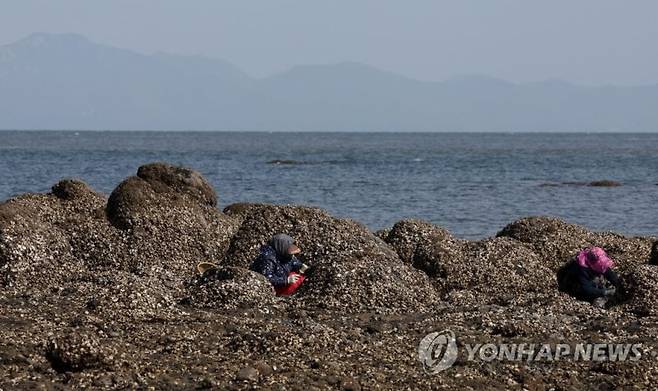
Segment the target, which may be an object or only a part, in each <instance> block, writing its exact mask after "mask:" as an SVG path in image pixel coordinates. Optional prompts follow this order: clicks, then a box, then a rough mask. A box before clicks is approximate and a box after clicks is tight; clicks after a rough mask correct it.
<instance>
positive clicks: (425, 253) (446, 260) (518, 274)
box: [386, 220, 556, 303]
mask: <svg viewBox="0 0 658 391" xmlns="http://www.w3.org/2000/svg"><path fill="white" fill-rule="evenodd" d="M386 242H387V243H389V245H391V246H392V247H393V248H394V249H395V250H396V252H397V253H398V255H399V256H400V259H402V260H403V261H404V262H406V263H410V264H412V265H413V266H414V267H415V268H417V269H420V270H423V271H424V272H425V273H426V274H427V275H428V276H429V277H431V278H432V281H433V282H434V284H435V286H436V287H437V288H438V289H439V290H440V291H441V292H442V293H443V294H447V295H449V298H450V300H453V299H457V298H458V300H459V302H460V303H465V302H467V301H469V300H470V302H471V303H508V302H510V301H515V300H517V301H518V300H524V298H526V297H527V295H528V294H532V293H549V294H550V293H551V292H553V291H555V289H556V284H555V280H554V277H553V275H554V273H553V272H552V271H551V270H550V269H548V268H547V267H546V266H544V265H543V263H542V260H541V259H540V258H539V256H538V255H537V254H535V253H534V252H533V251H532V250H531V249H529V248H528V247H527V246H525V245H524V244H523V243H521V242H519V241H517V240H514V239H510V238H494V239H487V240H482V241H474V242H468V241H462V240H457V239H455V238H453V237H452V235H450V233H449V232H448V231H447V230H445V229H444V228H441V227H438V226H436V225H433V224H431V223H429V222H426V221H421V220H402V221H400V222H398V223H396V224H395V225H394V226H393V228H392V229H391V230H390V232H389V234H388V237H387V238H386ZM455 291H458V292H461V293H459V294H458V293H456V292H455Z"/></svg>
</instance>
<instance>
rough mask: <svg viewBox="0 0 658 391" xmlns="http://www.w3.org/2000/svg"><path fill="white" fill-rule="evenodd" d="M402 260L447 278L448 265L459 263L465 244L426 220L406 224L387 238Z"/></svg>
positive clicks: (431, 274) (396, 226)
mask: <svg viewBox="0 0 658 391" xmlns="http://www.w3.org/2000/svg"><path fill="white" fill-rule="evenodd" d="M384 240H385V241H386V243H388V244H389V245H390V246H391V247H392V248H393V249H394V250H395V252H396V253H397V254H398V256H399V257H400V259H401V260H402V261H403V262H405V263H409V264H411V265H413V266H414V267H415V268H417V269H420V270H422V271H424V272H425V273H427V275H429V276H430V277H436V276H443V277H445V265H446V264H450V263H455V262H459V261H460V259H461V258H462V253H461V252H462V247H463V242H462V241H459V240H456V239H455V238H453V237H452V235H450V233H449V232H448V231H447V230H446V229H444V228H441V227H439V226H436V225H434V224H431V223H429V222H426V221H423V220H411V219H410V220H402V221H399V222H397V223H396V224H395V225H393V228H391V230H390V231H389V232H388V235H387V236H386V237H385V238H384Z"/></svg>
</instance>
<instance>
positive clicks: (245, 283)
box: [185, 267, 274, 309]
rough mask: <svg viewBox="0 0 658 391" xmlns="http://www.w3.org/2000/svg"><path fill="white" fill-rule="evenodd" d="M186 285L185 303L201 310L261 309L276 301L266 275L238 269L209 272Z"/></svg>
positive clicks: (224, 268)
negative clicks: (186, 296) (186, 295)
mask: <svg viewBox="0 0 658 391" xmlns="http://www.w3.org/2000/svg"><path fill="white" fill-rule="evenodd" d="M186 285H187V292H188V295H189V296H188V298H187V300H185V301H186V302H188V303H189V304H190V305H192V306H195V307H198V308H212V309H239V308H261V307H264V306H269V305H271V304H272V303H273V301H274V289H273V288H272V284H270V282H269V281H268V280H267V279H266V278H265V277H264V276H263V275H261V274H258V273H255V272H252V271H250V270H246V269H242V268H238V267H219V268H213V269H210V270H207V271H206V272H205V273H203V275H199V276H196V277H194V278H193V279H192V280H190V281H189V282H188V283H187V284H186Z"/></svg>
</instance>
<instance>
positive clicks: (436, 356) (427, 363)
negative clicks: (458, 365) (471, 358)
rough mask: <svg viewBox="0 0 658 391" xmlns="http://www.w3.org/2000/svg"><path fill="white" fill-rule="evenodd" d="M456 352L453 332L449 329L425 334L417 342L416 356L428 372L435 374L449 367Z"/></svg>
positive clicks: (454, 358) (453, 361)
mask: <svg viewBox="0 0 658 391" xmlns="http://www.w3.org/2000/svg"><path fill="white" fill-rule="evenodd" d="M458 354H459V351H458V349H457V340H456V339H455V333H453V332H452V331H450V330H443V331H441V332H433V333H430V334H427V335H426V336H425V337H424V338H423V339H422V340H421V341H420V344H418V358H419V359H420V362H421V363H423V369H424V370H425V372H427V373H429V374H433V375H435V374H437V373H439V372H441V371H443V370H446V369H448V368H450V367H451V366H452V365H453V364H454V363H455V361H456V360H457V355H458Z"/></svg>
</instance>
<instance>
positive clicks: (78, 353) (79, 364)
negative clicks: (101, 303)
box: [46, 331, 105, 372]
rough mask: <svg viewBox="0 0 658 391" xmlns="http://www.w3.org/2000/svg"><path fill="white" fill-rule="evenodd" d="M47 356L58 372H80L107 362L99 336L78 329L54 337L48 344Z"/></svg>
mask: <svg viewBox="0 0 658 391" xmlns="http://www.w3.org/2000/svg"><path fill="white" fill-rule="evenodd" d="M46 358H47V359H48V361H50V363H51V365H52V367H53V369H55V370H56V371H58V372H79V371H83V370H85V369H90V368H97V367H101V366H103V365H104V364H105V362H104V359H105V357H104V353H103V351H102V349H101V346H100V343H99V341H98V338H97V337H96V336H94V335H93V334H91V333H80V332H76V331H71V332H69V333H67V334H64V335H60V336H57V337H54V338H52V339H51V340H50V341H49V342H48V344H47V346H46Z"/></svg>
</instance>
